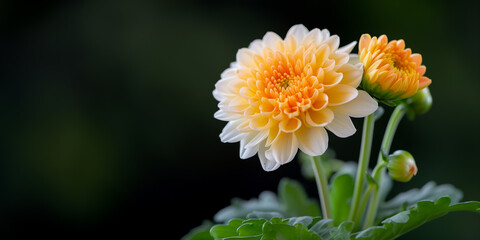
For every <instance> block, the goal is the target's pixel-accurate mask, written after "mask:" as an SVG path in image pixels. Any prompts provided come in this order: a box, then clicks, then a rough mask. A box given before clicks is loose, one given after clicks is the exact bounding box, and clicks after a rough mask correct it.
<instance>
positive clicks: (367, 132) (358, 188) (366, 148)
mask: <svg viewBox="0 0 480 240" xmlns="http://www.w3.org/2000/svg"><path fill="white" fill-rule="evenodd" d="M374 115H375V114H370V115H368V116H367V117H366V118H365V120H364V122H363V133H362V145H361V147H360V158H359V160H358V168H357V175H356V178H355V188H354V190H353V199H352V206H351V208H350V214H349V216H348V220H350V221H353V220H354V218H355V216H357V215H359V213H358V211H359V205H360V198H361V195H362V190H363V186H364V182H365V173H366V171H367V168H368V162H369V160H370V151H371V148H372V139H373V128H374V123H375V116H374ZM355 224H356V225H357V224H358V222H355Z"/></svg>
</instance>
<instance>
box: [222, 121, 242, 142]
mask: <svg viewBox="0 0 480 240" xmlns="http://www.w3.org/2000/svg"><path fill="white" fill-rule="evenodd" d="M241 123H242V120H236V121H230V122H228V123H227V125H226V126H225V127H224V128H223V130H222V133H220V140H221V141H222V142H224V143H225V142H228V143H234V142H238V141H240V140H242V139H243V138H244V137H245V133H241V132H240V131H238V130H237V127H238V126H239V125H240V124H241Z"/></svg>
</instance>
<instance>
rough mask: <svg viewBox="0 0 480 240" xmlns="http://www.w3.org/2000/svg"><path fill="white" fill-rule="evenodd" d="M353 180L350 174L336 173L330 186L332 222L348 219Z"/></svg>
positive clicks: (336, 222) (336, 223) (338, 222)
mask: <svg viewBox="0 0 480 240" xmlns="http://www.w3.org/2000/svg"><path fill="white" fill-rule="evenodd" d="M353 188H354V181H353V177H352V175H350V174H348V173H345V174H341V175H336V176H335V177H334V178H333V179H332V183H331V186H330V199H331V204H332V211H333V219H334V224H335V225H337V226H338V225H339V224H340V223H341V222H343V221H345V220H347V219H348V214H349V212H350V201H351V199H352V196H353Z"/></svg>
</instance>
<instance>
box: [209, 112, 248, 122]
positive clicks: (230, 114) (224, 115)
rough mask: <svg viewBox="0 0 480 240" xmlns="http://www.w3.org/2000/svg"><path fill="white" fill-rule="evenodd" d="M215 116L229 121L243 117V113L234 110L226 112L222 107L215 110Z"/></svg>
mask: <svg viewBox="0 0 480 240" xmlns="http://www.w3.org/2000/svg"><path fill="white" fill-rule="evenodd" d="M213 117H214V118H216V119H218V120H221V121H226V122H228V121H232V120H237V119H239V118H241V117H242V115H241V114H238V113H234V112H225V111H223V110H221V109H220V110H218V111H217V112H215V114H214V115H213Z"/></svg>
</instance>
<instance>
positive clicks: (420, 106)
mask: <svg viewBox="0 0 480 240" xmlns="http://www.w3.org/2000/svg"><path fill="white" fill-rule="evenodd" d="M407 102H408V105H409V107H410V108H411V109H412V110H413V112H415V114H424V113H426V112H428V110H430V108H431V107H432V102H433V99H432V94H430V90H429V89H428V87H427V88H424V89H422V90H420V91H418V92H417V93H416V94H415V95H413V96H412V97H411V98H410V99H408V101H407Z"/></svg>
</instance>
